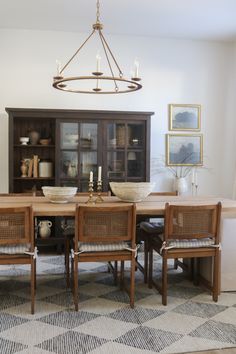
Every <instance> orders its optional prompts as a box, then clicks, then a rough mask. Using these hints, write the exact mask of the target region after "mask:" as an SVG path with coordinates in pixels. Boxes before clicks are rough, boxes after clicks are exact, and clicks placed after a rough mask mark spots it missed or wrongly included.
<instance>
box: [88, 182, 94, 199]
mask: <svg viewBox="0 0 236 354" xmlns="http://www.w3.org/2000/svg"><path fill="white" fill-rule="evenodd" d="M88 186H89V189H88V190H89V198H88V200H87V202H86V204H93V203H94V201H93V181H92V182H91V181H89V184H88Z"/></svg>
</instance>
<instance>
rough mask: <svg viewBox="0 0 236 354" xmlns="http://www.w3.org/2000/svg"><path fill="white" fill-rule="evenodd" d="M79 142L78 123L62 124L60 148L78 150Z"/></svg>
mask: <svg viewBox="0 0 236 354" xmlns="http://www.w3.org/2000/svg"><path fill="white" fill-rule="evenodd" d="M78 141H79V125H78V123H61V125H60V148H61V149H77V148H78Z"/></svg>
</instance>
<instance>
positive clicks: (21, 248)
mask: <svg viewBox="0 0 236 354" xmlns="http://www.w3.org/2000/svg"><path fill="white" fill-rule="evenodd" d="M29 251H30V244H29V243H22V244H16V245H2V246H0V254H12V255H13V254H24V253H25V252H29Z"/></svg>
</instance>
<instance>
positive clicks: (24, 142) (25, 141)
mask: <svg viewBox="0 0 236 354" xmlns="http://www.w3.org/2000/svg"><path fill="white" fill-rule="evenodd" d="M19 140H20V143H21V145H27V144H28V142H29V137H27V136H21V137H20V139H19Z"/></svg>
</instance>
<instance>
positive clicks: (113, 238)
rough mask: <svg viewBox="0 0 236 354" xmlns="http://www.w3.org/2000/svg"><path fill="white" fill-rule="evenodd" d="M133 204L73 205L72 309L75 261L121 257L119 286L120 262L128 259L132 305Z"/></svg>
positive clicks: (76, 291) (133, 281)
mask: <svg viewBox="0 0 236 354" xmlns="http://www.w3.org/2000/svg"><path fill="white" fill-rule="evenodd" d="M135 227H136V207H135V204H128V203H122V204H121V203H119V205H117V206H102V205H100V206H77V208H76V215H75V238H74V249H73V250H72V265H73V266H72V274H73V282H74V284H73V285H74V286H73V288H74V302H75V310H76V311H78V263H79V262H112V261H121V273H120V280H121V285H122V287H121V288H123V285H124V284H123V280H124V262H125V261H130V262H131V269H130V291H129V296H130V306H131V307H134V287H135V256H136V243H135Z"/></svg>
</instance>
